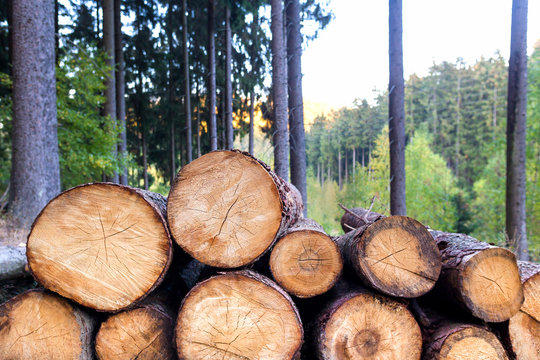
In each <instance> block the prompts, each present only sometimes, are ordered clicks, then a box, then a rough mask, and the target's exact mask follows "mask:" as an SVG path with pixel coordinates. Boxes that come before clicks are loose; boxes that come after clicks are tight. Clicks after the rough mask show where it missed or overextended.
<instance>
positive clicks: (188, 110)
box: [182, 0, 198, 164]
mask: <svg viewBox="0 0 540 360" xmlns="http://www.w3.org/2000/svg"><path fill="white" fill-rule="evenodd" d="M186 3H187V0H182V38H183V50H184V51H183V53H184V85H185V96H186V101H185V102H184V104H185V112H186V146H187V158H186V160H187V163H188V164H189V163H190V162H191V161H193V145H192V141H191V140H192V136H193V135H192V134H193V130H192V129H191V86H190V82H189V53H188V46H187V42H188V27H187V16H186V12H187V4H186ZM197 131H198V130H197Z"/></svg>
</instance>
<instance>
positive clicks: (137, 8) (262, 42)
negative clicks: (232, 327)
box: [0, 0, 540, 261]
mask: <svg viewBox="0 0 540 360" xmlns="http://www.w3.org/2000/svg"><path fill="white" fill-rule="evenodd" d="M216 3H217V4H216V7H217V9H218V11H216V14H217V16H216V50H217V52H216V60H217V64H216V65H217V66H216V69H217V73H216V78H217V79H216V82H217V99H218V101H217V115H218V144H219V145H218V146H219V148H224V147H225V116H224V114H225V111H224V107H225V106H224V98H225V76H226V75H225V61H224V48H225V44H224V42H225V36H224V18H223V17H220V14H222V12H220V11H219V9H220V6H221V7H223V6H224V4H225V2H220V1H217V2H216ZM226 3H227V4H229V2H226ZM232 4H233V5H232V6H231V18H232V21H231V24H232V25H231V27H232V33H233V67H232V79H233V85H232V86H233V113H234V116H233V117H234V127H235V147H236V148H240V149H243V150H248V146H249V139H248V137H249V136H248V133H249V112H250V106H251V104H254V111H255V149H254V153H255V155H256V156H257V157H259V158H261V159H262V160H264V161H266V162H267V163H269V164H270V165H272V163H273V153H272V151H273V147H272V143H271V134H272V133H273V121H272V115H271V111H270V110H269V109H271V108H272V97H271V93H270V83H269V74H270V67H271V66H270V58H271V54H270V48H269V47H270V42H269V37H270V31H269V29H270V19H269V6H268V5H267V4H266V3H265V2H263V1H252V2H232ZM229 5H230V4H229ZM99 9H100V2H99V0H98V1H97V2H96V1H82V0H81V1H61V2H57V13H58V17H57V18H58V19H59V20H58V22H57V26H58V33H59V34H61V36H59V37H58V44H57V46H58V52H57V54H58V56H57V96H58V100H57V105H58V122H59V130H58V137H59V146H60V167H61V182H62V189H66V188H69V187H71V186H74V185H77V184H80V183H85V182H91V181H99V180H101V179H102V178H103V175H104V174H105V175H111V174H113V173H114V172H119V171H121V170H122V169H123V168H127V169H128V182H129V184H130V185H132V186H139V187H143V188H149V189H150V190H153V191H156V192H161V193H163V194H164V195H167V193H168V187H169V184H170V181H171V179H172V178H173V176H174V174H175V172H176V170H177V168H178V167H180V166H182V165H183V164H185V163H186V161H187V160H186V159H187V154H186V153H187V151H188V150H187V147H186V144H185V141H184V138H185V129H186V124H185V111H184V102H185V99H186V94H185V92H184V90H183V80H182V74H183V73H182V68H183V66H184V63H183V60H182V46H181V43H182V34H181V28H182V26H181V23H180V18H181V17H180V16H179V13H180V12H181V8H180V2H175V1H164V0H163V1H157V0H154V1H142V0H128V1H124V2H123V7H122V16H123V19H124V20H125V21H124V25H123V31H124V33H123V42H124V58H125V77H126V82H125V93H126V96H125V100H126V128H127V149H128V153H127V156H113V155H112V154H111V151H110V149H111V148H113V147H115V146H116V144H117V143H118V138H119V137H118V135H119V133H120V132H121V130H120V129H118V128H117V127H115V126H114V124H113V123H112V122H110V121H107V120H108V119H107V118H106V117H105V116H104V115H103V112H102V111H101V108H102V107H103V104H104V102H105V98H104V95H103V92H104V89H105V82H104V79H105V77H106V76H107V73H108V71H109V70H110V69H109V68H108V66H107V65H106V55H105V54H104V52H103V51H101V50H100V49H101V45H102V44H101V43H102V28H103V27H102V15H101V13H100V11H99ZM188 9H189V11H188V24H189V26H188V29H189V31H188V39H189V53H190V59H189V61H190V66H189V68H190V83H191V84H192V91H191V93H190V99H191V105H192V107H191V112H192V114H193V121H194V124H196V125H194V126H195V127H194V128H195V129H198V131H195V132H194V138H193V144H194V146H193V149H192V152H193V157H194V158H196V157H197V156H200V155H201V154H204V153H206V152H208V151H209V148H210V146H209V139H208V133H207V123H206V120H205V119H206V116H207V113H206V103H205V101H206V93H207V85H206V74H207V64H208V59H207V54H206V50H205V49H206V48H205V47H206V43H207V38H208V32H207V27H206V19H207V17H208V14H207V7H206V2H200V1H189V2H188ZM302 14H303V20H304V21H305V22H309V21H311V22H313V24H315V26H310V27H308V28H309V29H311V30H312V32H311V33H309V34H304V41H305V42H308V41H309V40H310V39H313V38H314V37H316V36H317V32H318V31H320V30H322V29H324V27H325V26H326V25H327V24H328V23H329V21H331V18H332V15H331V11H330V8H329V6H328V4H327V3H324V2H317V1H305V2H304V4H303V9H302ZM7 16H8V11H7V9H6V8H1V9H0V196H1V194H4V193H5V191H6V190H7V188H8V184H9V176H10V168H11V164H10V159H11V153H10V152H11V135H10V131H11V97H10V95H11V79H10V65H9V50H8V43H9V39H8V31H7ZM528 69H529V70H528V81H529V90H528V91H529V94H528V109H527V122H528V130H527V131H528V133H527V170H526V172H527V204H526V206H527V232H528V241H529V250H530V255H531V258H532V259H533V260H536V261H538V260H539V258H540V182H539V176H540V141H539V140H540V43H539V42H537V43H536V47H535V50H534V52H533V54H532V55H531V56H530V58H529V68H528ZM507 75H508V59H505V58H503V57H502V56H501V55H497V56H494V57H490V58H481V59H478V60H477V61H476V62H475V63H472V64H468V63H466V62H465V61H464V60H463V59H459V58H458V59H457V60H456V61H452V62H440V63H436V64H433V66H432V67H431V68H430V70H429V73H428V74H427V75H425V76H417V75H414V74H413V75H411V76H410V77H409V78H408V79H406V84H405V114H406V119H405V124H406V135H407V142H406V144H407V146H406V174H407V180H406V181H407V209H408V215H409V216H412V217H415V218H417V219H418V220H420V221H422V222H423V223H425V224H426V225H429V226H430V227H432V228H437V229H440V230H445V231H453V232H464V233H468V234H472V235H473V236H475V237H477V238H479V239H480V240H482V241H487V242H492V243H497V244H501V245H505V246H509V247H513V245H514V244H509V243H508V241H507V239H505V235H504V224H505V221H504V216H505V215H504V214H505V211H504V208H505V164H506V155H505V149H506V95H507V94H506V92H507ZM252 94H253V99H254V101H251V100H250V99H251V95H252ZM387 99H388V94H387V92H386V91H379V92H378V93H377V94H376V95H375V97H374V99H363V98H358V99H356V100H355V101H354V103H353V104H352V105H351V106H348V107H343V108H339V109H335V110H332V111H325V112H321V113H320V114H318V115H317V116H316V117H315V119H314V121H313V123H310V125H309V126H308V127H307V135H306V139H307V140H306V141H307V163H308V178H307V181H308V216H309V217H311V218H314V219H315V220H317V221H318V222H320V223H321V224H322V225H323V226H324V228H325V230H326V231H327V232H329V233H331V234H338V233H339V232H340V226H339V219H340V217H341V215H342V213H343V211H342V210H341V209H340V208H339V206H338V203H343V204H344V205H345V206H348V207H353V206H369V204H370V202H371V201H372V198H373V197H374V196H375V201H374V210H376V211H380V212H383V213H385V214H389V155H388V147H389V144H388V135H387V131H388V129H387V126H386V124H387V122H388V115H387V109H388V104H387ZM309 111H313V110H311V109H309V108H306V109H305V112H306V113H307V112H309ZM315 111H316V110H315ZM197 144H198V145H197ZM0 200H3V199H0ZM1 202H2V201H0V203H1Z"/></svg>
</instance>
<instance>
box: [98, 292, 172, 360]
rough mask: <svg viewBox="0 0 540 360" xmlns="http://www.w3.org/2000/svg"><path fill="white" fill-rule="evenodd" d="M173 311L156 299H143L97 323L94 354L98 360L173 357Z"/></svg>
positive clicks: (157, 359)
mask: <svg viewBox="0 0 540 360" xmlns="http://www.w3.org/2000/svg"><path fill="white" fill-rule="evenodd" d="M174 319H175V315H174V313H173V312H172V311H171V310H170V308H168V307H167V306H166V305H164V304H163V303H160V302H150V301H144V302H143V304H141V305H140V306H138V307H137V308H135V309H131V310H127V311H123V312H120V313H118V314H114V315H112V316H111V317H109V318H108V319H107V321H105V322H104V323H102V324H101V327H100V328H99V331H98V333H97V336H96V354H97V356H98V358H99V359H101V360H108V359H111V360H113V359H114V360H123V359H126V360H128V359H140V360H143V359H148V360H154V359H155V360H173V359H176V353H175V349H174V346H173V332H174Z"/></svg>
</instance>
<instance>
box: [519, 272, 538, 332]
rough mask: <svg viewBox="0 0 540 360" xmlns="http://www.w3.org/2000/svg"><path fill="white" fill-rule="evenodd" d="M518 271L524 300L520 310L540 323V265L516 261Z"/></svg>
mask: <svg viewBox="0 0 540 360" xmlns="http://www.w3.org/2000/svg"><path fill="white" fill-rule="evenodd" d="M518 269H519V277H520V279H521V283H522V284H523V296H524V298H525V300H524V301H523V305H522V306H521V309H520V310H521V311H523V312H524V313H526V314H527V315H529V316H530V317H532V318H534V319H535V320H536V321H538V322H540V264H537V263H532V262H528V261H518ZM539 334H540V333H539Z"/></svg>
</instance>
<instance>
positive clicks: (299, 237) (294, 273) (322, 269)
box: [270, 219, 343, 298]
mask: <svg viewBox="0 0 540 360" xmlns="http://www.w3.org/2000/svg"><path fill="white" fill-rule="evenodd" d="M342 268H343V261H342V259H341V254H340V252H339V248H338V247H337V245H336V244H335V242H334V241H333V240H332V239H331V238H330V237H329V236H328V235H327V234H326V233H325V232H324V230H323V228H322V227H321V226H320V225H319V224H317V223H316V222H315V221H313V220H311V219H299V220H298V222H297V223H296V224H295V225H293V226H292V227H290V228H289V229H287V230H286V231H285V233H284V234H283V235H282V236H281V237H280V239H279V240H278V241H277V243H276V245H275V246H274V248H273V249H272V253H271V255H270V271H271V272H272V276H273V277H274V279H275V280H276V282H277V283H278V284H279V285H280V286H281V287H283V288H284V289H285V290H287V291H288V292H289V293H290V294H293V295H295V296H297V297H300V298H308V297H313V296H316V295H320V294H323V293H325V292H326V291H328V290H329V289H330V288H331V287H332V286H333V285H334V284H335V283H336V281H337V280H338V278H339V276H340V275H341V270H342Z"/></svg>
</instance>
